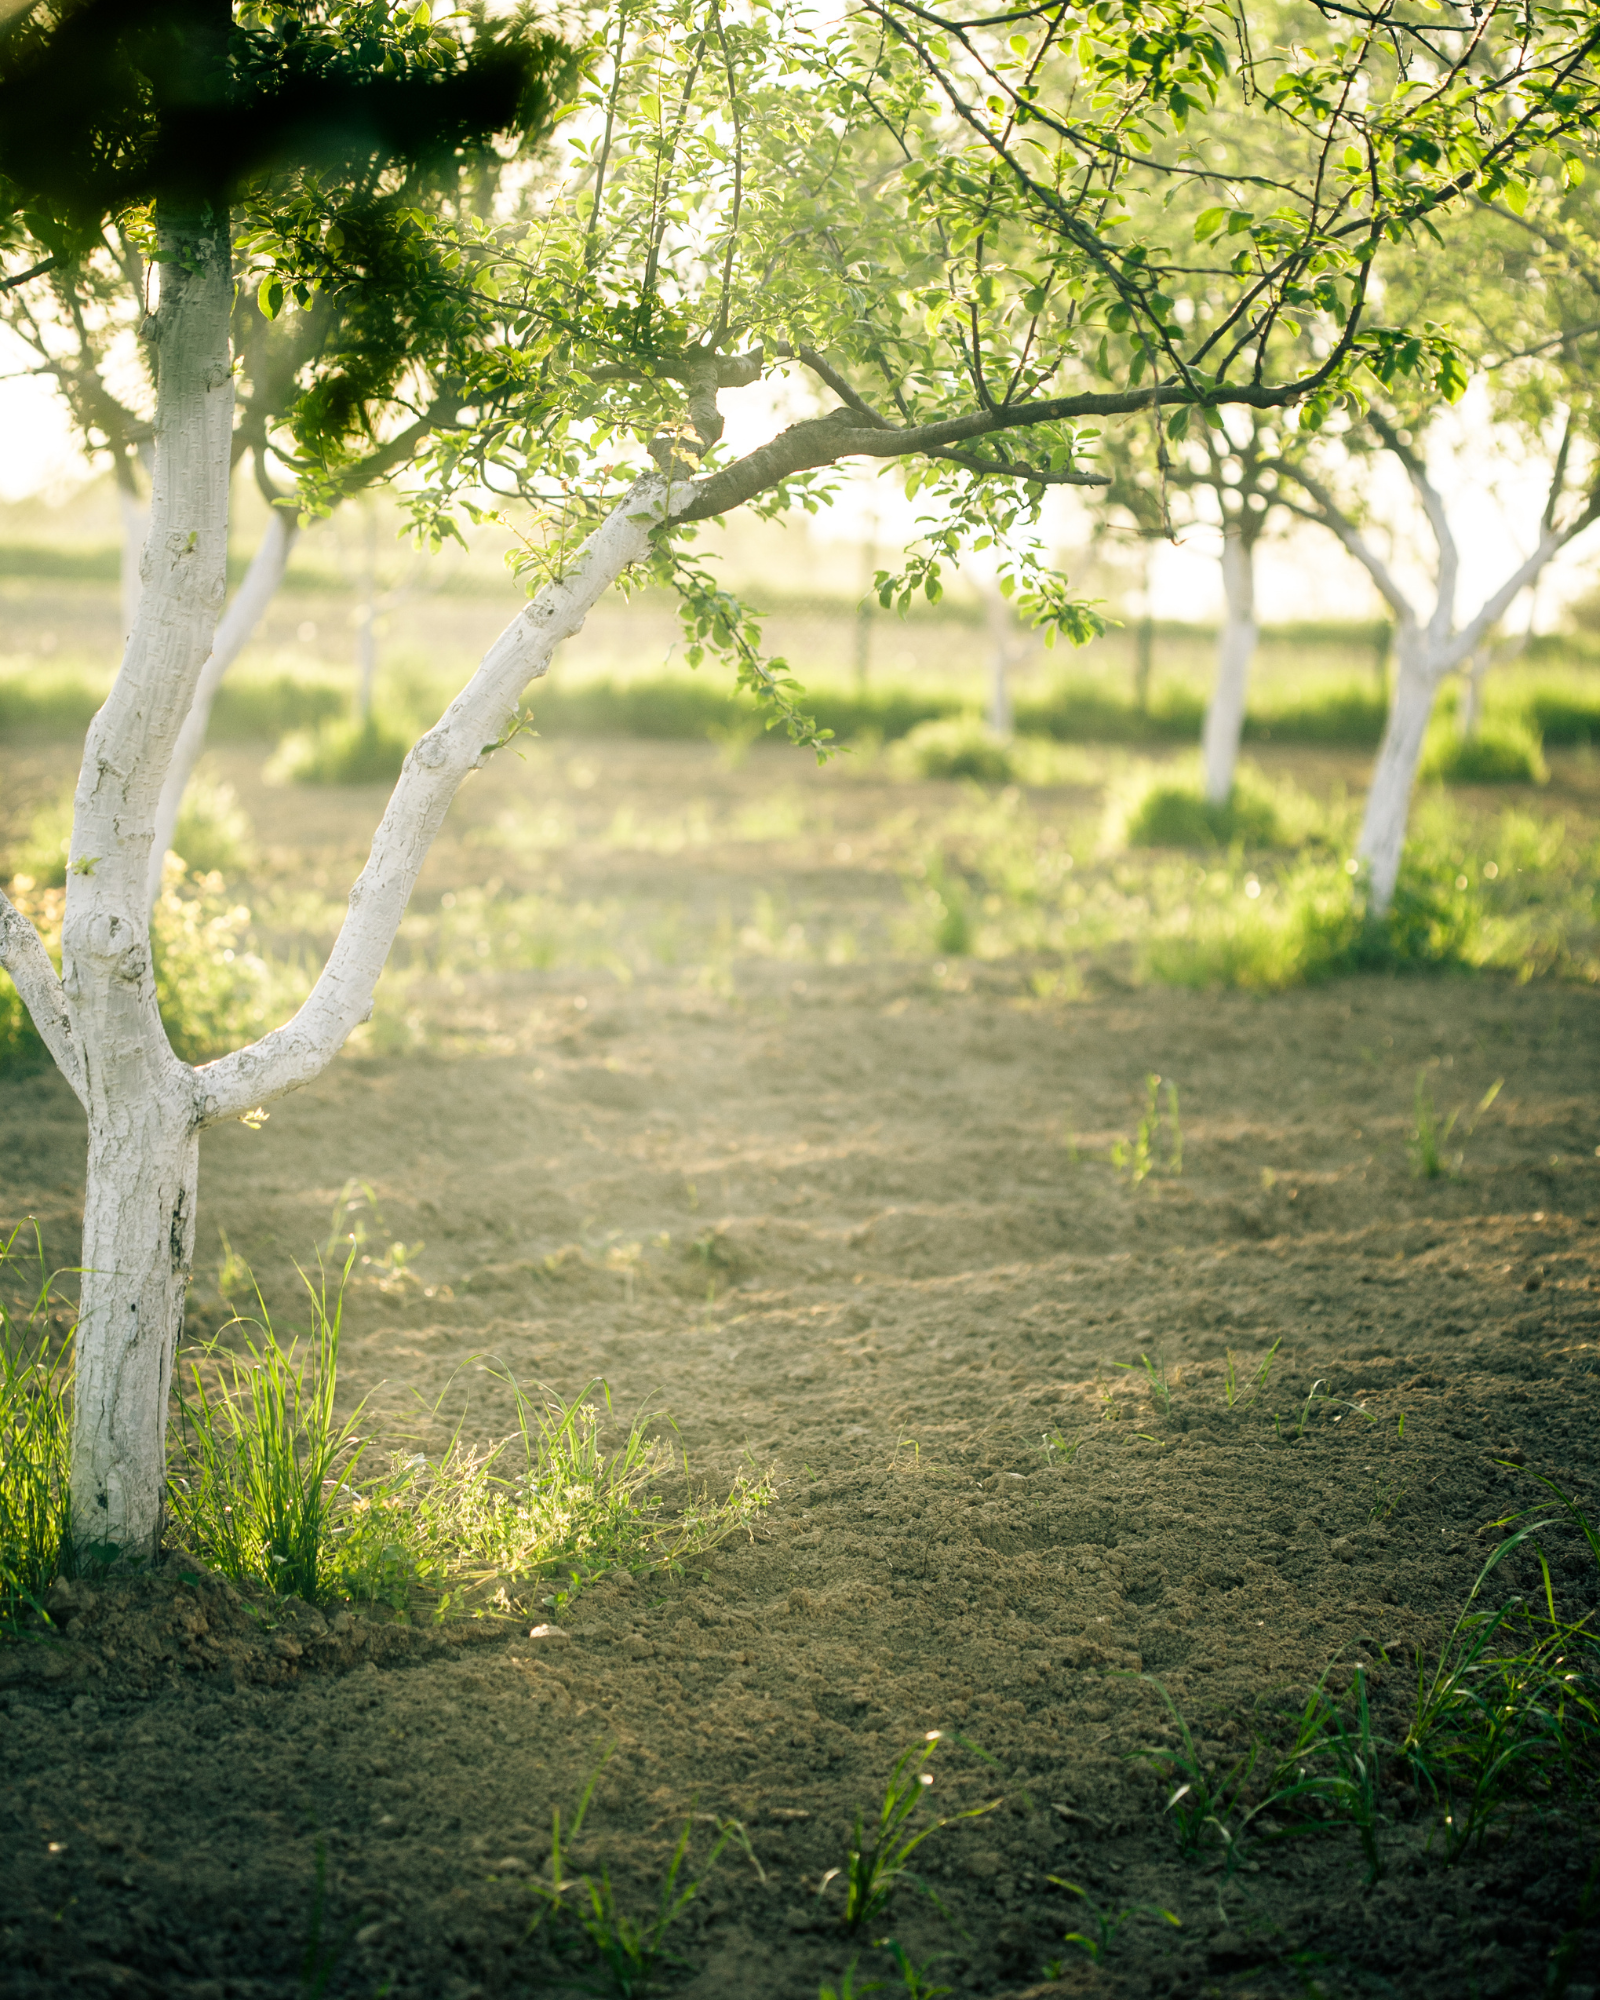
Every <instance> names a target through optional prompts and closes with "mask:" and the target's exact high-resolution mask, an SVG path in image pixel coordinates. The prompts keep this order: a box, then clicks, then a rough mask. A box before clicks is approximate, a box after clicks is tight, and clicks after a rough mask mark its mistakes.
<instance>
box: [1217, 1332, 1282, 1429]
mask: <svg viewBox="0 0 1600 2000" xmlns="http://www.w3.org/2000/svg"><path fill="white" fill-rule="evenodd" d="M1282 1345H1283V1336H1282V1334H1279V1336H1278V1338H1277V1339H1276V1340H1275V1341H1274V1342H1273V1343H1272V1345H1271V1346H1270V1347H1269V1348H1268V1349H1267V1353H1266V1358H1265V1360H1264V1361H1262V1363H1261V1365H1260V1366H1259V1367H1258V1368H1257V1369H1256V1374H1255V1383H1254V1386H1253V1387H1252V1388H1251V1391H1250V1394H1249V1395H1248V1396H1247V1397H1246V1398H1245V1404H1244V1407H1245V1408H1246V1409H1247V1410H1248V1409H1249V1407H1250V1405H1251V1404H1252V1403H1254V1402H1255V1401H1256V1400H1257V1399H1258V1397H1259V1396H1260V1395H1261V1393H1262V1391H1263V1390H1264V1389H1265V1388H1266V1386H1267V1378H1268V1376H1269V1375H1271V1373H1272V1364H1273V1361H1274V1360H1275V1359H1276V1357H1277V1353H1278V1349H1279V1348H1280V1347H1282ZM1238 1396H1239V1373H1238V1362H1237V1361H1236V1360H1235V1359H1234V1353H1233V1349H1232V1348H1231V1347H1230V1348H1229V1349H1228V1358H1227V1361H1226V1363H1225V1365H1224V1367H1223V1371H1222V1400H1223V1401H1224V1402H1225V1403H1226V1404H1227V1406H1228V1408H1229V1409H1230V1410H1231V1409H1232V1408H1233V1406H1234V1404H1235V1402H1236V1401H1237V1400H1238Z"/></svg>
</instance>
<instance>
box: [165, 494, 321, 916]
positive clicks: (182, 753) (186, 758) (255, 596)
mask: <svg viewBox="0 0 1600 2000" xmlns="http://www.w3.org/2000/svg"><path fill="white" fill-rule="evenodd" d="M295 533H296V525H295V521H294V518H293V516H292V515H289V514H287V513H285V512H284V511H283V510H282V509H281V508H278V507H274V508H273V510H272V516H271V519H270V520H269V521H268V522H267V526H266V532H265V533H264V534H263V535H262V537H261V541H260V543H259V545H258V547H257V549H256V552H255V554H254V556H252V557H251V559H250V567H249V569H247V570H246V571H245V574H244V580H243V582H242V583H241V584H240V585H239V588H238V590H237V591H236V592H235V593H234V599H233V602H232V603H231V604H230V605H229V606H228V608H227V610H226V611H225V612H224V613H223V615H222V619H221V622H220V623H219V624H218V626H217V633H216V637H215V639H213V641H212V643H211V652H210V654H209V656H208V658H207V660H206V663H205V665H204V666H203V667H202V668H201V670H200V679H199V681H198V682H197V684H196V686H195V691H194V700H193V702H192V703H191V704H190V707H189V713H188V715H187V716H186V717H185V718H184V724H183V728H182V729H181V730H180V731H179V733H178V743H177V747H176V749H175V750H174V751H173V753H172V763H171V764H170V766H169V767H168V770H167V775H166V780H165V782H164V783H163V785H162V787H161V798H160V801H159V802H158V804H157V806H156V823H155V834H154V838H153V839H152V840H151V843H150V874H149V885H148V887H149V893H148V896H147V898H146V900H147V903H148V905H149V907H150V908H151V909H154V908H155V903H156V898H157V897H158V896H159V895H160V894H161V868H162V864H163V863H164V862H165V860H166V858H167V850H168V848H170V847H171V845H172V840H173V834H174V832H175V831H176V829H177V825H178V814H179V813H180V812H181V811H182V810H183V795H184V792H185V791H186V790H187V788H188V784H189V780H190V778H191V777H193V775H194V767H195V765H196V764H197V763H198V762H199V760H200V752H201V751H202V750H203V749H204V748H205V746H206V731H207V729H208V728H209V727H210V724H211V707H212V703H213V702H214V701H215V700H216V698H217V689H218V688H219V687H221V685H222V677H223V675H224V674H225V673H226V672H227V671H228V669H229V667H231V666H232V665H233V663H234V661H235V660H236V659H237V658H238V657H239V655H240V654H241V653H242V652H243V651H244V649H245V647H246V646H248V645H249V643H250V640H251V637H252V635H253V634H254V632H255V629H256V627H257V626H258V625H259V624H260V623H261V620H262V617H263V615H264V614H265V612H266V608H267V606H268V605H269V604H270V603H271V602H272V599H273V597H274V595H275V594H276V592H277V589H278V586H279V584H280V583H282V581H283V573H284V571H285V569H286V568H287V567H288V564H289V555H290V552H291V550H292V549H293V548H294V542H295Z"/></svg>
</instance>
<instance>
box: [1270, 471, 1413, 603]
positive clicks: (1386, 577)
mask: <svg viewBox="0 0 1600 2000" xmlns="http://www.w3.org/2000/svg"><path fill="white" fill-rule="evenodd" d="M1278 473H1279V476H1280V477H1281V478H1285V479H1292V480H1293V481H1294V483H1295V485H1296V486H1298V487H1300V488H1301V490H1302V491H1303V492H1305V493H1307V494H1309V495H1310V497H1311V499H1312V500H1313V501H1314V502H1315V503H1316V505H1315V507H1301V506H1298V505H1296V503H1295V502H1294V501H1293V500H1284V499H1280V501H1279V503H1278V504H1279V505H1280V506H1282V507H1287V508H1288V510H1289V512H1290V513H1291V514H1298V515H1299V516H1300V518H1301V519H1302V520H1303V521H1316V522H1317V523H1319V525H1320V526H1322V527H1324V528H1331V529H1332V531H1333V532H1334V534H1336V535H1337V536H1338V537H1339V539H1340V541H1341V542H1343V543H1344V545H1345V547H1346V548H1347V549H1348V550H1349V551H1350V553H1351V555H1353V556H1354V557H1355V559H1356V561H1357V562H1358V563H1360V565H1361V567H1362V568H1363V569H1364V570H1365V571H1366V572H1367V574H1368V576H1370V577H1371V578H1372V581H1373V582H1374V583H1375V584H1376V585H1377V587H1378V591H1379V594H1380V595H1381V596H1382V598H1383V599H1384V602H1385V603H1386V604H1387V605H1388V606H1389V608H1390V610H1391V611H1393V613H1394V615H1395V616H1396V618H1398V619H1399V620H1400V622H1401V624H1402V625H1411V626H1415V625H1416V623H1417V614H1416V612H1415V611H1414V610H1413V609H1412V606H1411V602H1410V599H1409V598H1408V597H1407V596H1406V594H1405V592H1404V591H1403V590H1402V589H1401V588H1400V585H1399V583H1398V582H1397V581H1396V579H1395V575H1394V572H1393V571H1392V570H1391V569H1390V568H1389V565H1388V564H1387V563H1386V562H1385V561H1384V560H1383V557H1382V556H1380V555H1379V554H1378V552H1377V550H1376V549H1375V548H1373V546H1372V544H1371V543H1370V542H1369V541H1368V540H1367V538H1366V536H1365V535H1363V534H1362V532H1361V530H1360V529H1359V528H1358V527H1357V526H1356V524H1355V522H1354V521H1352V520H1351V519H1350V517H1349V516H1348V515H1347V514H1346V513H1345V512H1344V510H1343V508H1341V507H1340V506H1339V505H1338V503H1337V502H1336V501H1335V500H1334V497H1333V495H1332V494H1331V493H1330V492H1329V491H1328V489H1327V488H1326V487H1325V486H1324V485H1323V484H1322V482H1321V481H1320V480H1319V479H1314V478H1313V477H1312V476H1311V474H1310V473H1309V472H1305V471H1303V470H1301V468H1300V467H1298V466H1294V465H1280V466H1279V467H1278Z"/></svg>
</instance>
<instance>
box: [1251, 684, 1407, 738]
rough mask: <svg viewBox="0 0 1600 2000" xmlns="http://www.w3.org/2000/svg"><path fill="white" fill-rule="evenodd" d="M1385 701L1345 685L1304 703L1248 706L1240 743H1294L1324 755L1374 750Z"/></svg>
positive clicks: (1370, 688)
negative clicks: (1320, 751)
mask: <svg viewBox="0 0 1600 2000" xmlns="http://www.w3.org/2000/svg"><path fill="white" fill-rule="evenodd" d="M1388 716H1389V702H1388V697H1387V696H1386V695H1384V694H1383V693H1382V692H1381V691H1380V690H1379V689H1378V688H1377V687H1376V686H1374V685H1372V684H1371V683H1361V682H1351V683H1350V684H1349V685H1348V686H1345V687H1336V688H1329V689H1327V690H1325V691H1324V692H1322V693H1320V694H1317V695H1312V696H1309V697H1307V698H1306V699H1304V700H1300V701H1295V702H1287V703H1272V704H1267V703H1262V704H1260V705H1258V706H1253V707H1252V708H1251V710H1250V712H1249V714H1248V715H1246V717H1245V720H1244V732H1243V733H1244V740H1245V742H1246V743H1294V744H1304V745H1306V746H1307V747H1308V748H1319V749H1330V750H1334V749H1337V750H1376V749H1377V747H1378V744H1379V742H1380V741H1381V739H1382V737H1383V726H1384V723H1385V722H1386V721H1387V720H1388Z"/></svg>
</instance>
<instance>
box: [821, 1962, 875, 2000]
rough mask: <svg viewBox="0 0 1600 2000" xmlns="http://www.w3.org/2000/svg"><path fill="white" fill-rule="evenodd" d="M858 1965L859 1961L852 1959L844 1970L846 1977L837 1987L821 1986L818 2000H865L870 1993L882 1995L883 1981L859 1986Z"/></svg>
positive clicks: (864, 1982)
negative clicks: (857, 1978)
mask: <svg viewBox="0 0 1600 2000" xmlns="http://www.w3.org/2000/svg"><path fill="white" fill-rule="evenodd" d="M858 1963H859V1961H858V1960H856V1959H851V1961H850V1963H849V1964H848V1965H847V1966H846V1967H845V1969H844V1977H843V1978H842V1979H841V1980H840V1981H839V1984H838V1985H837V1986H826V1985H824V1986H819V1987H818V1988H817V2000H864V1996H865V1995H866V1994H868V1993H881V1992H882V1991H883V1981H882V1980H881V1979H868V1980H865V1981H863V1982H862V1983H860V1984H859V1985H858V1984H857V1982H856V1966H857V1964H858Z"/></svg>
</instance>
